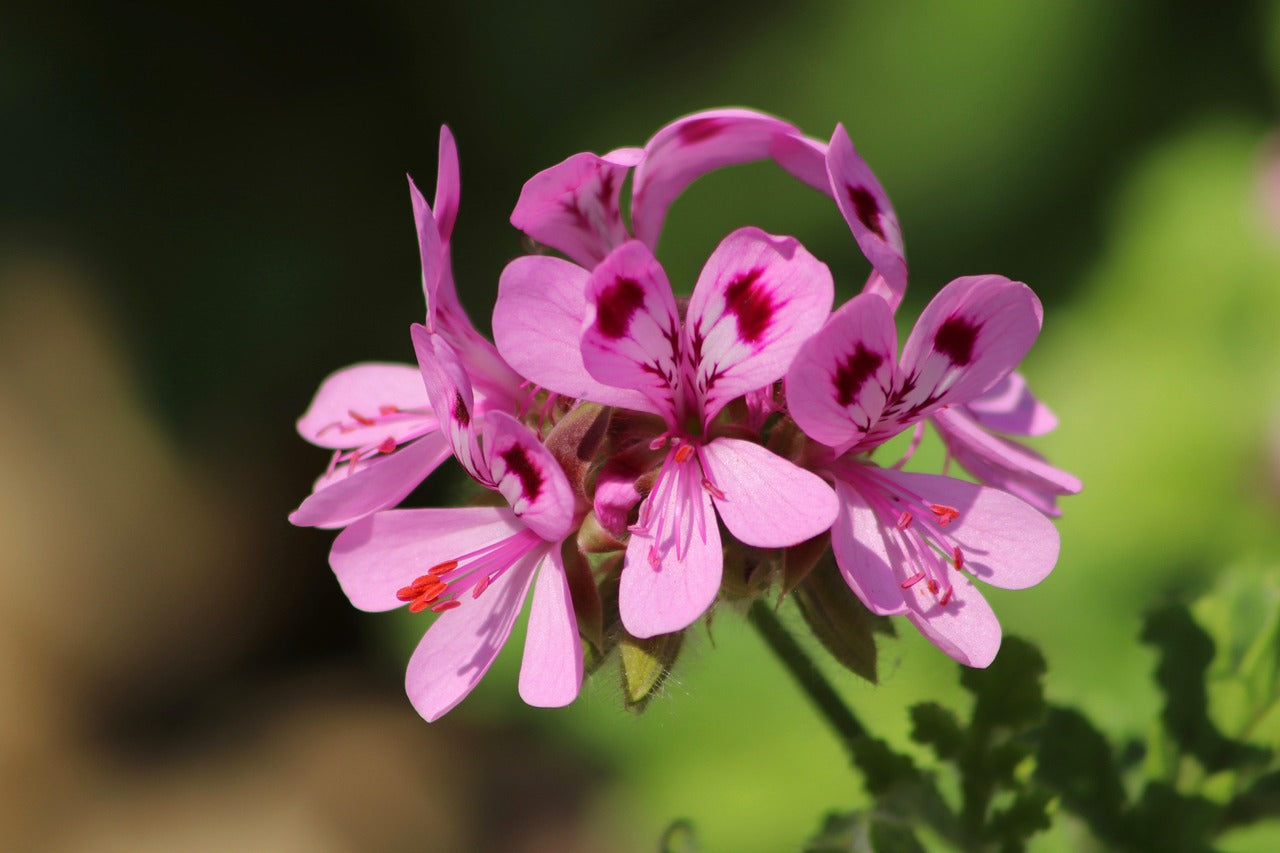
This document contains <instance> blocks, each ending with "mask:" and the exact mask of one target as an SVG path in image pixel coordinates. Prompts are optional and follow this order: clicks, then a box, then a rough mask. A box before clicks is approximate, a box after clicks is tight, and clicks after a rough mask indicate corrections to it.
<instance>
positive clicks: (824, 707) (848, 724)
mask: <svg viewBox="0 0 1280 853" xmlns="http://www.w3.org/2000/svg"><path fill="white" fill-rule="evenodd" d="M747 620H748V621H750V622H751V624H752V625H753V626H755V629H756V630H757V631H759V632H760V636H761V637H763V638H764V641H765V643H766V644H768V646H769V649H770V650H771V651H772V652H773V653H774V655H776V656H777V658H778V660H780V661H782V665H783V666H785V667H786V668H787V671H788V672H790V673H791V677H792V678H794V679H795V680H796V683H797V684H799V685H800V688H801V689H802V690H803V691H804V692H805V695H806V696H808V697H809V701H811V702H813V704H814V706H815V707H816V708H817V709H818V713H820V714H821V715H822V717H823V718H824V719H825V720H826V721H827V723H828V724H829V725H830V726H831V728H833V729H835V732H836V735H837V736H838V737H839V738H840V740H841V741H842V742H843V743H844V745H845V747H846V748H847V749H848V750H849V752H850V754H852V753H853V751H854V743H855V742H856V741H857V740H858V739H859V738H861V737H863V736H865V735H866V734H867V730H866V729H865V728H863V726H862V723H860V722H858V718H857V717H856V716H854V714H853V711H851V710H849V706H848V705H846V704H845V703H844V700H843V699H841V698H840V694H839V693H837V692H836V690H835V688H834V687H832V686H831V682H830V681H827V679H826V676H824V675H823V674H822V671H821V670H819V669H818V665H817V664H815V663H814V662H813V659H812V658H810V657H809V656H808V655H807V654H805V651H804V649H802V648H800V644H799V643H797V642H796V640H795V638H794V637H792V636H791V634H790V633H789V632H788V631H787V629H786V628H784V627H783V625H782V622H781V620H779V619H778V615H777V614H776V613H774V612H773V608H771V607H770V606H769V605H768V604H766V603H765V602H764V601H763V600H761V599H756V601H754V602H753V603H752V604H751V609H750V610H749V611H747Z"/></svg>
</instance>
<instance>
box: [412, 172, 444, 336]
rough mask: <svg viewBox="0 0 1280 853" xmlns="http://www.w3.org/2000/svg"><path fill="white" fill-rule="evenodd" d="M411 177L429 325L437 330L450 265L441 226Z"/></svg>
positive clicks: (415, 224)
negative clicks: (443, 278)
mask: <svg viewBox="0 0 1280 853" xmlns="http://www.w3.org/2000/svg"><path fill="white" fill-rule="evenodd" d="M405 177H407V178H408V179H409V201H410V203H411V204H412V205H413V223H414V227H416V228H417V230H418V257H419V259H420V260H421V263H422V294H423V296H424V297H425V298H426V300H427V328H428V329H430V330H431V331H433V332H434V331H436V314H437V312H438V311H439V309H440V305H439V301H440V293H439V290H440V274H441V272H442V271H443V270H444V269H445V268H446V267H447V266H448V265H449V259H448V257H447V256H446V255H445V249H444V243H443V242H442V241H441V239H440V226H439V225H438V224H437V223H436V219H435V216H434V214H432V212H431V207H430V205H428V204H427V199H426V197H425V196H424V195H423V194H422V191H421V190H419V189H418V185H417V184H415V183H414V182H413V177H412V176H410V175H406V176H405ZM446 296H447V294H446Z"/></svg>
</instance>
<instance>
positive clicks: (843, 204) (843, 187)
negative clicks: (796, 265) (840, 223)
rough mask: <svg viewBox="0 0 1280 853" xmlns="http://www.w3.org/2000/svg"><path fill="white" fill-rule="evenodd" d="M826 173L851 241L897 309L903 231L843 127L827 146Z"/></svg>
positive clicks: (903, 284) (903, 272) (903, 276)
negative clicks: (863, 256)
mask: <svg viewBox="0 0 1280 853" xmlns="http://www.w3.org/2000/svg"><path fill="white" fill-rule="evenodd" d="M827 173H828V174H829V175H830V177H831V188H832V190H833V192H834V195H835V199H836V206H837V207H839V208H840V213H841V214H842V215H843V216H844V220H845V222H847V223H849V230H850V231H852V232H853V239H854V240H856V241H857V242H858V247H859V248H860V249H862V253H863V254H864V255H866V256H867V260H869V261H870V262H871V266H872V267H874V268H875V271H876V272H877V273H879V274H880V276H881V277H882V278H883V280H884V283H885V285H886V286H887V287H888V290H889V294H890V298H889V306H890V307H891V308H897V307H898V303H899V302H901V301H902V295H903V294H904V293H905V292H906V290H907V261H906V257H905V255H904V254H903V246H902V229H901V228H900V227H899V226H898V216H897V214H896V213H894V211H893V205H892V204H890V203H889V196H888V195H887V194H886V193H885V191H884V188H883V187H882V186H880V182H879V181H878V180H876V176H875V175H874V174H872V172H871V169H870V167H868V166H867V164H866V163H865V162H864V161H863V159H862V158H861V157H859V156H858V152H857V151H856V150H854V147H853V142H851V141H850V140H849V134H848V132H847V131H845V129H844V125H842V124H837V125H836V130H835V133H833V134H832V135H831V144H830V145H828V146H827Z"/></svg>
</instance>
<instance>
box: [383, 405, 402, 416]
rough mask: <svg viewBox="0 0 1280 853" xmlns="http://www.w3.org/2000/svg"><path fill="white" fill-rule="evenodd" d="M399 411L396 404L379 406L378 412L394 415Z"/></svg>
mask: <svg viewBox="0 0 1280 853" xmlns="http://www.w3.org/2000/svg"><path fill="white" fill-rule="evenodd" d="M399 413H400V409H399V408H397V407H396V406H379V407H378V414H380V415H396V414H399Z"/></svg>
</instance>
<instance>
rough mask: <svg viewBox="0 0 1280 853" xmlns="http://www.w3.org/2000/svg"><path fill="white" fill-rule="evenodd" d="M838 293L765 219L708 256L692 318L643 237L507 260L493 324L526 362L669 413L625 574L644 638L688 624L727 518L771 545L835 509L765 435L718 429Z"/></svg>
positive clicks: (575, 393) (626, 607) (625, 600)
mask: <svg viewBox="0 0 1280 853" xmlns="http://www.w3.org/2000/svg"><path fill="white" fill-rule="evenodd" d="M832 291H833V287H832V282H831V274H830V272H829V271H828V270H827V268H826V266H825V265H824V264H822V263H821V262H819V261H817V260H816V259H814V258H813V256H811V255H810V254H809V253H808V252H807V251H805V249H804V247H803V246H801V245H800V244H799V243H798V242H797V241H796V240H794V239H792V238H790V237H774V236H771V235H768V234H765V233H764V232H762V231H760V230H758V229H755V228H743V229H740V230H738V231H735V232H734V233H733V234H730V235H729V236H728V237H727V238H725V240H724V241H723V242H721V244H720V245H719V247H717V249H716V250H715V252H714V253H712V255H711V258H710V259H709V260H708V261H707V264H706V266H705V267H704V268H703V270H702V274H701V275H700V276H699V278H698V282H697V285H696V287H695V288H694V291H693V295H692V297H691V298H690V300H689V304H688V309H687V312H685V318H684V321H683V322H682V321H681V314H680V311H679V309H678V307H677V304H676V299H675V296H674V294H673V293H672V290H671V285H670V283H669V282H668V281H667V277H666V273H665V272H664V271H663V269H662V267H661V265H659V264H658V262H657V260H656V259H655V258H654V257H653V254H652V252H651V251H650V250H649V248H648V247H647V246H645V244H644V243H642V242H640V241H631V242H627V243H624V244H623V245H621V246H619V247H618V248H616V249H614V250H613V251H612V252H610V253H609V254H608V255H607V256H606V257H605V259H604V260H603V261H602V262H601V263H600V264H599V265H598V266H596V268H595V270H594V271H593V272H588V271H587V270H585V269H583V268H582V267H579V266H577V265H575V264H572V263H570V262H568V261H563V260H559V259H556V258H550V257H525V258H518V259H516V260H515V261H513V262H512V263H511V264H509V265H508V266H507V268H506V269H505V270H504V271H503V274H502V279H501V282H500V286H499V294H498V304H497V307H496V309H495V311H494V319H493V325H494V336H495V338H496V340H497V342H498V348H499V351H500V352H501V353H502V354H503V355H504V356H505V357H506V358H507V360H508V361H509V362H510V363H511V364H512V365H513V366H514V367H515V368H516V369H517V370H519V371H520V372H521V373H522V374H523V375H525V376H527V377H529V379H531V380H532V381H534V382H536V383H538V384H539V385H541V386H543V387H545V388H549V389H551V390H553V391H556V392H558V393H561V394H565V395H568V396H572V397H579V398H583V399H586V400H592V401H595V402H599V403H603V404H605V405H611V406H620V407H624V408H629V409H633V410H636V411H640V412H648V413H652V414H655V415H658V416H660V417H661V418H662V419H663V421H664V422H665V424H666V430H665V431H664V432H662V434H661V435H659V436H657V437H656V438H655V439H654V441H653V443H652V444H651V447H652V448H653V449H655V450H658V449H661V448H663V447H666V448H667V453H666V457H665V460H664V461H663V463H662V466H661V469H660V471H659V473H658V475H657V479H656V481H655V482H654V484H653V489H652V491H651V492H650V493H649V495H648V497H647V498H645V500H644V502H643V504H642V505H641V507H640V514H639V522H638V524H637V525H636V526H635V527H633V528H632V533H631V539H630V542H629V543H628V545H627V552H626V558H625V561H624V567H623V571H622V578H621V587H620V591H619V612H620V615H621V618H622V622H623V625H624V626H625V627H626V629H627V630H628V631H629V632H631V633H632V634H633V635H635V636H638V637H650V636H654V635H657V634H664V633H669V632H672V631H678V630H680V629H682V628H685V627H686V626H688V625H689V624H690V623H692V622H693V621H694V620H695V619H697V618H698V616H699V615H701V614H702V613H703V612H704V611H705V610H706V609H707V607H709V606H710V604H711V603H712V601H713V600H714V599H715V596H716V593H717V592H718V590H719V587H720V578H721V573H722V568H723V566H722V562H723V555H722V552H721V545H720V534H719V530H718V528H717V525H716V515H717V514H718V515H719V517H720V519H721V520H722V521H723V522H724V524H725V526H726V527H727V528H728V529H729V531H730V532H731V533H732V534H733V535H734V536H735V537H737V538H738V539H739V540H740V541H742V542H743V543H745V544H747V545H754V546H758V547H764V548H775V547H782V546H786V545H792V544H795V543H796V542H800V541H803V540H805V539H808V538H811V537H813V536H815V535H817V534H818V533H821V532H822V531H823V530H826V529H827V527H829V526H830V524H831V522H832V520H833V519H834V518H835V513H836V504H835V497H834V494H833V493H832V491H831V489H830V488H829V487H828V486H827V485H826V484H825V483H824V482H823V481H822V480H821V479H820V478H819V477H817V476H815V475H814V474H812V473H810V472H808V471H805V470H803V469H801V468H799V467H797V466H796V465H793V464H792V463H791V462H788V461H787V460H785V459H783V458H781V457H779V456H776V455H775V454H773V453H772V452H770V451H768V450H766V449H765V448H763V447H761V446H760V445H758V444H754V443H752V442H749V441H745V440H743V439H740V438H729V437H726V436H719V437H716V436H715V433H716V429H715V424H714V419H715V418H716V415H717V414H718V413H719V412H720V411H721V409H722V408H723V407H724V405H725V404H726V403H728V402H730V401H731V400H733V399H735V398H738V397H741V396H743V395H744V394H747V393H748V392H753V391H756V390H758V389H761V388H765V387H767V386H770V385H772V384H773V383H774V382H776V381H777V380H778V379H780V378H781V377H782V375H783V374H784V373H785V372H786V370H787V367H788V366H789V365H790V364H791V361H792V358H793V357H794V356H795V353H796V351H797V350H798V349H799V347H800V345H801V343H803V341H804V340H805V339H806V338H807V337H809V336H810V335H811V334H813V333H814V332H815V331H816V330H817V329H818V328H819V327H820V326H821V324H822V322H823V320H824V319H825V318H826V317H827V316H828V314H829V312H830V307H831V300H832ZM609 487H610V488H611V489H614V490H615V491H619V492H622V491H625V485H624V484H623V483H618V482H614V483H611V484H609ZM632 494H635V495H636V496H637V497H638V492H635V491H634V489H632Z"/></svg>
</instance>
